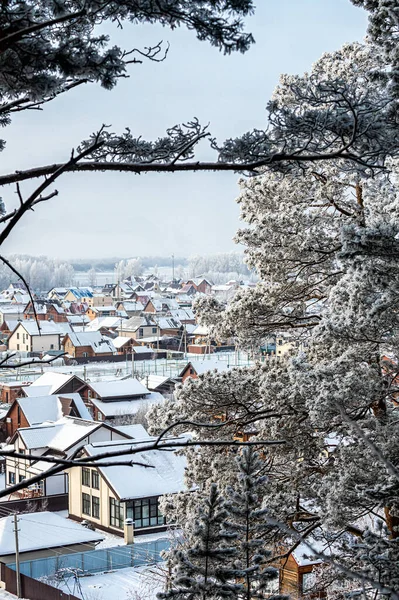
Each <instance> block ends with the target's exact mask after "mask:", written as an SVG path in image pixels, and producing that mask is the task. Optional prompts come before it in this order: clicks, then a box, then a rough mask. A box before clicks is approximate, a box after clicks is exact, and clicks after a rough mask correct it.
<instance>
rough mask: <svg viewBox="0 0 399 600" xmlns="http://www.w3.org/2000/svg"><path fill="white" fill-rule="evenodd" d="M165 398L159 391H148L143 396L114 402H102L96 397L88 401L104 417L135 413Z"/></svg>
mask: <svg viewBox="0 0 399 600" xmlns="http://www.w3.org/2000/svg"><path fill="white" fill-rule="evenodd" d="M164 401H165V398H164V397H163V396H162V394H160V393H159V392H149V393H148V394H147V396H146V397H145V398H136V399H134V398H133V399H130V400H119V401H116V402H103V401H102V400H98V399H97V398H90V402H92V403H93V404H94V406H95V407H96V408H97V409H98V410H99V411H100V412H101V413H102V414H103V415H104V417H105V418H106V419H110V418H113V417H123V416H126V415H135V414H137V413H138V412H139V411H140V410H141V409H145V410H148V409H149V408H151V406H152V405H154V404H160V403H161V402H164Z"/></svg>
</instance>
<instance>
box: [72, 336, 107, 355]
mask: <svg viewBox="0 0 399 600" xmlns="http://www.w3.org/2000/svg"><path fill="white" fill-rule="evenodd" d="M69 339H70V340H71V342H72V344H73V345H74V347H75V348H78V347H79V346H90V348H91V349H92V350H93V352H94V353H95V354H106V353H109V352H111V353H112V354H113V353H115V352H116V348H115V346H114V345H113V343H112V340H111V339H110V338H107V337H105V336H103V335H101V333H100V332H99V331H85V332H83V333H80V332H79V333H76V332H75V333H70V334H69Z"/></svg>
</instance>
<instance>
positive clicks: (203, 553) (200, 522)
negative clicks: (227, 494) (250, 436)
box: [158, 484, 242, 600]
mask: <svg viewBox="0 0 399 600" xmlns="http://www.w3.org/2000/svg"><path fill="white" fill-rule="evenodd" d="M227 517H228V511H227V510H226V506H225V502H224V500H223V498H222V497H221V495H220V493H219V492H218V489H217V486H216V485H215V484H213V485H211V488H210V493H209V497H208V498H207V499H206V500H205V501H204V502H203V503H201V504H200V505H199V506H198V508H197V514H196V517H195V518H193V519H192V520H191V521H189V522H188V523H187V527H186V528H185V537H186V543H185V544H184V546H185V547H184V546H183V547H182V548H181V549H174V550H172V551H171V560H172V563H174V565H175V566H174V569H173V573H172V582H171V588H170V589H169V590H168V591H166V592H162V593H159V594H158V598H159V599H160V600H172V599H173V600H222V599H224V598H225V599H229V600H234V599H236V598H237V597H238V596H237V594H238V591H239V590H240V589H241V588H242V586H241V585H240V584H236V583H235V582H234V570H232V569H231V568H230V567H229V564H231V561H232V559H233V558H234V557H235V556H236V555H237V550H236V549H235V548H234V546H233V543H232V542H233V540H234V539H235V537H236V534H234V533H229V532H227V531H225V530H224V528H223V523H224V521H225V520H226V518H227Z"/></svg>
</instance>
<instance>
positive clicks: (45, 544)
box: [0, 512, 104, 556]
mask: <svg viewBox="0 0 399 600" xmlns="http://www.w3.org/2000/svg"><path fill="white" fill-rule="evenodd" d="M18 529H19V532H20V536H19V551H20V552H32V551H35V550H44V549H46V548H58V547H60V546H69V545H72V544H73V545H74V544H84V543H85V542H86V543H87V542H100V541H101V540H103V539H104V536H103V535H101V534H100V533H98V532H97V531H91V530H90V529H87V527H83V525H80V524H79V523H75V522H74V521H70V520H69V519H68V520H67V519H65V518H64V517H60V516H59V515H56V514H55V513H51V512H34V513H28V514H19V515H18ZM8 554H15V533H14V517H13V515H9V516H8V517H3V518H1V519H0V555H1V556H7V555H8Z"/></svg>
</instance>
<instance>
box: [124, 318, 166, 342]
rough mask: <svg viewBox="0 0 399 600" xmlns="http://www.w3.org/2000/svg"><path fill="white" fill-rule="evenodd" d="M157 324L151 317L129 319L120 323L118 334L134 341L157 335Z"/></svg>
mask: <svg viewBox="0 0 399 600" xmlns="http://www.w3.org/2000/svg"><path fill="white" fill-rule="evenodd" d="M157 331H158V329H157V324H156V323H155V322H154V320H153V318H152V315H151V316H150V315H149V314H147V315H142V316H141V317H131V318H130V319H124V320H123V321H122V322H121V325H120V328H119V329H118V334H119V335H123V336H125V337H132V338H133V339H135V340H138V339H141V338H147V337H150V336H152V335H157Z"/></svg>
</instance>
